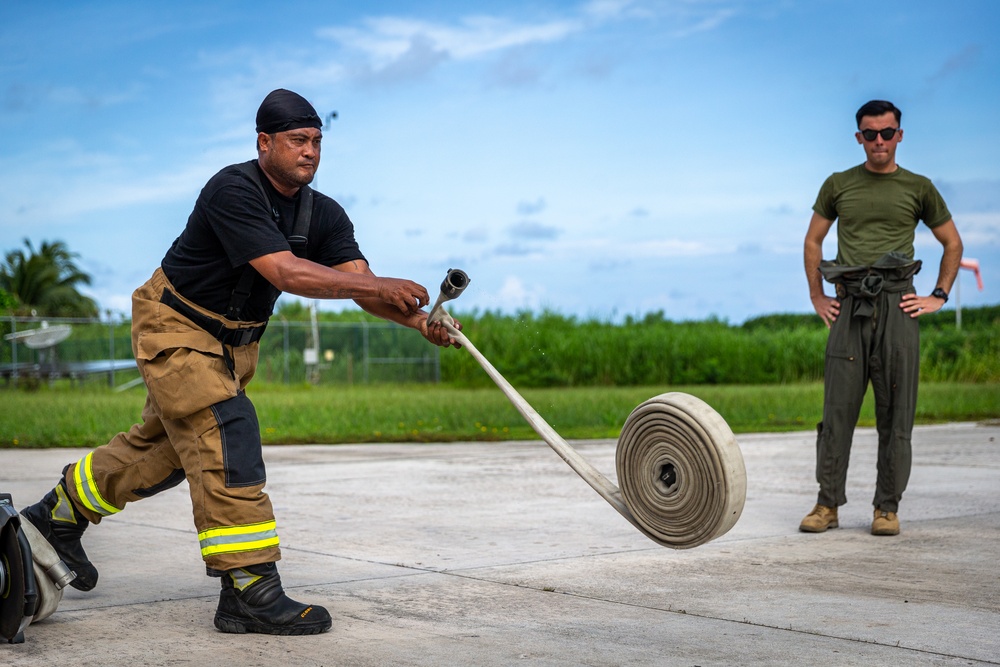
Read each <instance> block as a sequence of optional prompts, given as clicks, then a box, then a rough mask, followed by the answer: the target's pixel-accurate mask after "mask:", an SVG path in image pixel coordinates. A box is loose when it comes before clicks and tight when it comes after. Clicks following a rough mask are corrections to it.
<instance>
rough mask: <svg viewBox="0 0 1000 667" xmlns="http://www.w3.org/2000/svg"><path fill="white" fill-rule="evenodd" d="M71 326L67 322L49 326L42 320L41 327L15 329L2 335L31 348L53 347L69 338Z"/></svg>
mask: <svg viewBox="0 0 1000 667" xmlns="http://www.w3.org/2000/svg"><path fill="white" fill-rule="evenodd" d="M72 331H73V328H72V327H71V326H69V325H68V324H57V325H55V326H54V327H50V326H49V325H48V323H47V322H42V328H41V329H28V330H27V331H17V332H15V333H11V334H7V335H6V336H4V338H5V339H6V340H17V341H21V342H23V343H24V344H25V345H27V346H28V347H30V348H31V349H32V350H44V349H47V348H50V347H54V346H56V345H58V344H59V343H61V342H63V341H64V340H66V339H67V338H69V335H70V333H71V332H72Z"/></svg>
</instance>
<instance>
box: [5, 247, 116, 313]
mask: <svg viewBox="0 0 1000 667" xmlns="http://www.w3.org/2000/svg"><path fill="white" fill-rule="evenodd" d="M24 244H25V245H26V246H27V248H28V253H27V254H25V252H24V251H23V250H12V251H10V252H8V253H7V255H6V257H5V258H4V262H3V264H0V289H2V290H4V291H6V292H7V293H8V294H10V295H11V296H13V297H14V299H15V300H16V301H17V303H18V304H19V305H18V307H17V308H16V309H17V310H19V311H22V312H27V311H31V310H34V311H35V312H36V313H37V314H38V315H48V316H50V317H97V314H98V310H97V304H96V303H95V302H94V300H93V299H91V298H90V297H86V296H84V295H82V294H80V293H79V292H78V291H77V289H76V287H77V285H89V284H90V276H89V275H87V274H86V273H84V272H83V271H81V270H80V269H79V268H78V267H77V266H76V264H75V263H74V262H73V259H74V258H75V257H78V256H79V255H77V254H76V253H71V252H70V251H69V249H68V248H66V244H65V243H63V242H62V241H53V242H52V243H49V242H46V241H42V246H41V248H39V249H38V251H36V250H35V248H34V246H32V244H31V241H29V240H28V239H25V240H24Z"/></svg>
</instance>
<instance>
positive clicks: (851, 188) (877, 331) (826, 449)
mask: <svg viewBox="0 0 1000 667" xmlns="http://www.w3.org/2000/svg"><path fill="white" fill-rule="evenodd" d="M901 116H902V114H901V112H900V110H899V109H897V108H896V107H895V106H894V105H893V104H892V103H891V102H886V101H882V100H873V101H871V102H868V103H867V104H865V105H864V106H862V107H861V108H860V109H859V110H858V112H857V115H856V119H857V124H858V131H857V133H855V137H856V139H857V141H858V143H859V144H861V145H862V146H863V147H864V149H865V157H866V159H865V162H864V164H861V165H858V166H856V167H854V168H852V169H848V170H847V171H843V172H839V173H835V174H833V175H832V176H830V177H829V178H827V179H826V182H824V183H823V186H822V188H820V191H819V196H818V197H817V198H816V203H815V204H814V205H813V216H812V220H811V221H810V222H809V230H808V231H807V232H806V238H805V252H804V254H805V269H806V279H807V280H808V283H809V297H810V299H811V300H812V304H813V308H815V310H816V314H817V315H819V316H820V318H822V320H823V322H824V323H826V326H827V328H829V329H830V336H829V339H828V340H827V346H826V365H825V371H824V399H823V421H822V422H820V424H819V426H818V437H817V439H816V481H817V482H819V496H818V499H817V504H816V506H815V507H814V508H813V510H812V512H810V513H809V514H808V515H807V516H806V517H805V518H804V519H803V520H802V523H801V524H800V525H799V529H800V530H802V531H804V532H809V533H821V532H823V531H825V530H826V529H827V528H836V527H837V526H838V519H837V508H838V507H839V506H840V505H843V504H845V503H846V502H847V496H846V493H845V487H846V482H847V465H848V460H849V458H850V452H851V440H852V438H853V436H854V428H855V426H856V425H857V422H858V415H859V413H860V411H861V403H862V400H863V399H864V395H865V391H866V390H867V387H868V383H869V382H871V384H872V389H873V392H874V395H875V418H876V426H877V430H878V477H877V481H876V486H875V498H874V500H873V505H874V506H875V516H874V519H873V521H872V528H871V532H872V534H873V535H897V534H899V519H898V517H897V516H896V512H897V511H898V507H899V500H900V498H901V497H902V495H903V491H904V490H905V489H906V483H907V481H908V480H909V477H910V462H911V447H910V435H911V433H912V431H913V419H914V413H915V411H916V403H917V381H918V379H919V374H920V331H919V327H918V324H917V318H918V317H920V316H921V315H925V314H927V313H933V312H935V311H937V310H940V309H941V307H942V306H944V304H945V302H947V301H948V291H949V290H950V289H951V286H952V283H954V281H955V277H956V275H957V274H958V265H959V262H960V261H961V259H962V239H961V238H960V237H959V234H958V230H957V229H956V228H955V223H954V221H953V220H952V218H951V213H949V211H948V207H947V206H946V205H945V203H944V200H943V199H942V198H941V195H940V194H939V193H938V191H937V189H936V188H935V187H934V185H933V184H932V183H931V181H930V179H928V178H926V177H924V176H920V175H918V174H914V173H913V172H910V171H907V170H906V169H903V168H902V167H900V166H898V165H897V164H896V148H897V146H898V145H899V142H901V141H902V140H903V130H902V129H901V128H900V118H901ZM921 220H923V222H924V224H925V225H927V227H929V228H930V230H931V232H932V233H933V234H934V238H936V239H937V240H938V241H939V242H940V243H941V245H942V247H943V249H944V250H943V253H942V256H941V264H940V268H939V269H938V278H937V284H936V287H935V288H934V290H933V291H932V292H931V294H930V295H928V296H919V295H917V294H916V292H915V290H914V289H913V276H914V275H915V274H916V273H917V272H918V271H919V270H920V266H921V262H920V260H915V259H914V249H913V239H914V233H915V230H916V227H917V224H918V223H919V222H920V221H921ZM834 221H837V259H836V261H822V255H823V239H825V238H826V235H827V233H828V232H829V231H830V228H831V227H832V226H833V223H834ZM824 278H825V279H826V280H827V281H828V282H830V283H832V284H833V285H834V286H835V287H836V296H827V295H826V294H824V292H823V279H824Z"/></svg>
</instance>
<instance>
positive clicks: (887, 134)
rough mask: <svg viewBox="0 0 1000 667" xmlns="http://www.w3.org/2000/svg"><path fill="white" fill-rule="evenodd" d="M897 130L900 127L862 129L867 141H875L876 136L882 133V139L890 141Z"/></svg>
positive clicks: (862, 134)
mask: <svg viewBox="0 0 1000 667" xmlns="http://www.w3.org/2000/svg"><path fill="white" fill-rule="evenodd" d="M897 132H899V128H898V127H887V128H884V129H881V130H861V136H862V137H864V138H865V141H875V137H877V136H879V135H882V141H889V140H890V139H892V138H893V137H894V136H896V133H897Z"/></svg>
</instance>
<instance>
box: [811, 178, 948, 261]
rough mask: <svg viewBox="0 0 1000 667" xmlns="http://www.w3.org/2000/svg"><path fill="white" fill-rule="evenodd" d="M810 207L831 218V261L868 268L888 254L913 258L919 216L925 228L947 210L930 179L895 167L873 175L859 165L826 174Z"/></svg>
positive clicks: (943, 216)
mask: <svg viewBox="0 0 1000 667" xmlns="http://www.w3.org/2000/svg"><path fill="white" fill-rule="evenodd" d="M813 211H815V212H816V213H818V214H819V215H821V216H823V217H824V218H826V219H827V220H836V221H837V263H838V264H840V265H842V266H869V265H871V264H874V263H875V260H877V259H878V258H879V257H881V256H882V255H884V254H886V253H888V252H893V251H895V252H897V253H900V254H902V255H904V256H906V257H908V258H910V259H913V237H914V233H915V231H916V228H917V223H918V222H919V221H921V220H923V221H924V224H925V225H927V226H928V227H930V228H931V229H933V228H935V227H937V226H939V225H943V224H944V223H946V222H948V221H949V220H951V213H949V212H948V207H947V206H946V205H945V203H944V199H943V198H942V197H941V195H940V193H938V191H937V188H935V187H934V184H933V183H931V180H930V179H929V178H927V177H925V176H920V175H919V174H914V173H913V172H912V171H907V170H906V169H903V168H902V167H897V169H896V171H894V172H892V173H891V174H876V173H874V172H871V171H868V170H867V169H866V168H865V166H864V165H863V164H860V165H858V166H857V167H853V168H851V169H848V170H847V171H841V172H838V173H836V174H833V175H831V176H830V177H829V178H827V179H826V181H825V182H824V183H823V187H821V188H820V190H819V195H818V196H817V197H816V203H815V204H813Z"/></svg>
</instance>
